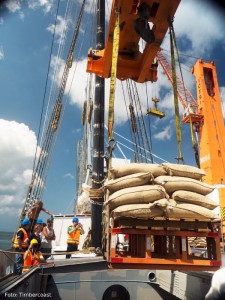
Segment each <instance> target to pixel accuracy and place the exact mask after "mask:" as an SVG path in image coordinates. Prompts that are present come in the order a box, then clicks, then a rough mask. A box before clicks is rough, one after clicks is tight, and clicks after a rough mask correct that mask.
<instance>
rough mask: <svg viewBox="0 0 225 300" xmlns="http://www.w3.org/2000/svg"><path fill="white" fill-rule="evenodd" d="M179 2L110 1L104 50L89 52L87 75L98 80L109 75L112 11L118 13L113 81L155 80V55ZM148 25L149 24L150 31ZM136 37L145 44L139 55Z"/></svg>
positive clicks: (114, 14) (177, 0)
mask: <svg viewBox="0 0 225 300" xmlns="http://www.w3.org/2000/svg"><path fill="white" fill-rule="evenodd" d="M179 3H180V0H173V1H170V0H157V1H153V0H145V1H141V0H113V3H112V9H111V15H110V20H109V25H108V33H107V37H106V43H105V49H103V50H94V49H90V51H89V53H88V63H87V72H90V73H95V74H97V75H98V76H100V77H103V78H109V77H110V75H111V65H112V51H113V31H114V27H115V22H116V12H117V11H118V12H120V42H119V50H118V62H117V78H118V79H120V80H125V79H128V78H130V79H132V80H134V81H136V82H146V81H152V82H154V81H156V80H157V61H156V60H155V57H156V54H157V52H158V50H159V48H160V45H161V43H162V41H163V39H164V37H165V35H166V32H167V30H168V27H169V23H168V18H169V19H173V17H174V14H175V12H176V10H177V7H178V5H179ZM149 22H151V23H152V24H153V26H152V28H150V26H149ZM140 36H141V37H142V38H143V39H144V40H145V41H146V42H147V43H146V45H145V48H144V50H143V52H141V51H140V50H139V45H138V43H139V41H140Z"/></svg>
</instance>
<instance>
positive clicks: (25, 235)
mask: <svg viewBox="0 0 225 300" xmlns="http://www.w3.org/2000/svg"><path fill="white" fill-rule="evenodd" d="M20 230H22V231H23V240H22V248H24V249H25V248H27V247H28V244H27V243H25V242H24V241H25V240H26V239H27V238H28V234H27V232H26V230H25V229H24V228H22V227H21V228H19V230H18V231H17V232H19V231H20ZM19 247H20V246H19V243H18V238H17V234H16V235H15V237H14V240H13V248H15V249H19Z"/></svg>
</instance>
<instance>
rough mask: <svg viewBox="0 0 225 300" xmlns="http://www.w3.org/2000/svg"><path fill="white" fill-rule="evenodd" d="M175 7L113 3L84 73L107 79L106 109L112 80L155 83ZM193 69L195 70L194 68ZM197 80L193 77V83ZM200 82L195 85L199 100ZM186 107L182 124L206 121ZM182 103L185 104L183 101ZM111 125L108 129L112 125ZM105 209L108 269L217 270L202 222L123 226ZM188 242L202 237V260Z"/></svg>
mask: <svg viewBox="0 0 225 300" xmlns="http://www.w3.org/2000/svg"><path fill="white" fill-rule="evenodd" d="M179 3H180V0H174V1H170V0H157V1H154V0H145V1H141V0H114V1H113V4H112V10H111V16H110V21H109V25H108V33H107V38H106V43H105V49H103V50H93V49H91V50H90V51H89V54H88V63H87V72H91V73H95V74H96V75H98V76H100V77H103V78H108V77H110V76H111V86H110V104H109V108H110V106H112V107H113V106H114V103H113V104H112V103H111V96H112V94H114V93H115V92H114V90H113V89H114V88H115V78H114V82H113V81H112V77H113V76H114V77H115V76H116V77H117V78H118V79H120V80H125V79H132V80H134V81H136V82H140V83H143V82H146V81H151V82H154V81H156V80H157V66H158V61H157V53H158V51H159V50H160V45H161V43H162V41H163V38H164V36H165V34H166V32H167V30H168V28H169V27H170V24H171V22H172V20H173V17H174V14H175V12H176V9H177V7H178V5H179ZM118 15H119V18H118ZM118 24H119V25H118ZM149 24H153V25H152V26H151V25H149ZM118 27H119V31H118ZM118 32H119V34H118ZM117 35H118V36H119V37H118V36H117ZM141 38H142V39H143V40H144V41H145V42H146V45H145V48H144V50H143V52H141V51H139V42H140V40H141ZM114 43H115V45H116V46H115V45H114ZM115 49H116V51H115ZM115 69H116V70H115ZM195 69H196V71H195V72H197V70H198V69H199V68H198V67H195ZM112 74H113V76H112ZM207 74H208V75H209V73H207ZM199 76H200V75H199V74H197V73H196V77H197V81H198V78H199ZM203 80H204V79H201V82H199V85H200V87H199V89H200V90H201V96H203V95H202V93H203V90H202V84H203ZM215 84H216V82H214V85H213V87H214V92H215V93H216V91H215ZM206 92H207V89H206ZM211 97H212V96H211ZM113 102H114V99H113ZM190 103H191V105H190V106H188V107H187V108H188V111H187V115H186V122H192V121H193V120H192V117H195V119H194V122H193V123H195V124H199V125H200V126H201V125H203V123H202V120H204V118H205V117H204V116H203V113H204V112H203V109H200V108H201V105H198V104H197V103H196V102H195V101H194V99H192V100H190ZM111 104H112V105H111ZM183 105H184V106H185V100H184V101H183ZM197 108H199V110H197ZM110 126H111V127H113V121H112V122H111V123H110ZM204 126H205V125H203V127H204ZM211 126H212V125H211ZM196 128H197V126H196ZM202 132H203V131H202ZM109 140H110V139H109ZM204 140H205V141H206V138H205V139H204ZM218 154H219V152H218ZM221 155H222V153H221ZM107 209H108V210H107ZM107 209H106V211H105V212H104V221H103V250H104V256H105V258H106V259H107V260H108V262H109V266H110V267H111V268H117V269H119V268H121V269H124V268H126V269H151V268H155V269H164V270H166V269H167V270H201V271H202V270H211V271H213V270H217V269H218V268H219V267H220V266H221V253H220V235H219V233H218V232H209V230H208V229H209V228H208V221H207V220H206V221H198V220H197V221H196V220H194V221H192V222H187V221H185V220H168V219H163V218H162V219H157V218H156V219H155V218H154V219H147V220H144V219H135V226H136V227H135V228H134V224H133V221H132V220H131V219H127V220H126V219H125V220H122V221H121V222H122V223H121V222H120V220H117V221H115V222H114V223H113V224H111V223H110V213H109V208H107ZM140 227H141V228H140ZM168 228H169V230H167V229H168ZM177 228H179V229H177ZM120 235H122V236H125V235H127V236H129V247H128V251H123V252H121V251H120V250H119V249H118V247H117V241H118V239H119V236H120ZM193 238H194V239H195V238H200V239H201V238H203V239H205V241H206V244H207V250H206V253H205V254H204V257H203V256H200V257H196V256H193V254H192V253H191V251H190V247H189V240H190V239H193ZM152 244H154V246H153V247H154V250H153V248H152Z"/></svg>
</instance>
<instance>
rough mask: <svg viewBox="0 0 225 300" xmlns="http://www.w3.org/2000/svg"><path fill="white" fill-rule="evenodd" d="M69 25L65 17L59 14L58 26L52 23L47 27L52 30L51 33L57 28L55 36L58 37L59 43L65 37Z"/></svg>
mask: <svg viewBox="0 0 225 300" xmlns="http://www.w3.org/2000/svg"><path fill="white" fill-rule="evenodd" d="M67 27H68V22H66V20H65V19H63V18H62V17H61V16H58V17H57V24H56V27H55V25H54V24H51V25H49V26H48V27H47V31H50V32H51V33H53V32H54V30H55V37H56V38H58V43H59V42H62V41H63V40H64V39H65V33H66V30H67ZM61 36H62V37H61Z"/></svg>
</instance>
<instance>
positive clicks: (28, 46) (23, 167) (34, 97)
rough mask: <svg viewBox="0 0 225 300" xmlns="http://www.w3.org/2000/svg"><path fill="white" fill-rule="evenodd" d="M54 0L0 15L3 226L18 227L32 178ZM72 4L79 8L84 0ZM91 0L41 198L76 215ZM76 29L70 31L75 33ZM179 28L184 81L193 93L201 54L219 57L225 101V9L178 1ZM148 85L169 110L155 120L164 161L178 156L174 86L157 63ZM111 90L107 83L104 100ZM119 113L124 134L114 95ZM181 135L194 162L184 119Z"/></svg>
mask: <svg viewBox="0 0 225 300" xmlns="http://www.w3.org/2000/svg"><path fill="white" fill-rule="evenodd" d="M56 2H57V1H53V0H27V1H14V0H12V1H5V3H4V5H5V9H4V11H1V15H0V91H1V109H0V230H7V231H13V230H14V228H15V227H16V225H17V222H18V218H19V211H20V209H21V208H22V203H23V201H24V198H25V195H26V191H27V186H28V184H29V183H30V176H31V172H32V167H33V159H34V154H35V147H36V139H37V134H38V126H39V122H40V115H41V107H42V101H43V95H44V88H45V81H46V74H47V69H48V63H49V57H50V47H51V39H52V26H53V24H54V19H55V13H56ZM67 2H68V1H66V0H64V1H60V7H59V18H58V20H57V28H56V29H57V30H56V40H55V42H54V47H53V56H52V59H53V60H52V61H53V63H52V65H51V70H50V71H51V73H50V76H51V77H53V76H52V74H53V66H54V63H55V62H56V55H57V49H58V45H59V36H60V33H61V31H62V28H63V25H64V24H65V20H64V15H65V10H66V4H67ZM74 2H75V3H76V4H77V7H78V8H79V7H80V3H81V1H80V0H79V1H74ZM92 2H93V1H87V7H86V14H85V16H84V20H83V22H82V25H81V29H82V32H83V33H84V34H85V43H84V46H83V49H82V52H81V56H80V58H79V63H78V64H77V65H76V64H75V63H74V65H73V68H72V70H71V73H70V75H69V78H68V85H67V88H66V92H65V97H66V99H67V105H66V110H65V114H64V118H63V121H62V125H61V128H60V131H59V134H58V139H57V145H56V149H55V153H54V157H53V161H52V164H51V167H50V169H49V174H48V179H47V182H46V187H45V192H44V196H43V201H44V206H45V207H46V208H47V209H49V210H50V211H52V212H53V213H54V214H58V213H62V214H64V213H72V211H73V205H74V204H73V203H74V199H75V195H76V143H77V140H78V139H81V138H82V125H81V111H82V105H83V102H84V99H85V85H86V80H87V79H86V78H87V77H86V73H85V69H86V55H87V51H88V48H89V47H90V45H91V41H90V38H89V37H90V34H88V32H90V28H92V27H91V25H90V26H88V29H86V24H87V22H88V20H89V15H90V9H91V4H92ZM110 5H111V3H110V1H109V2H108V1H106V8H107V16H108V12H109V7H110ZM75 8H76V7H75ZM74 12H75V10H74ZM75 15H76V14H75ZM75 23H76V20H72V21H71V22H69V25H70V26H71V28H73V26H74V24H75ZM71 28H70V31H69V36H71V32H72V30H71ZM174 28H175V32H176V36H177V39H178V45H179V49H180V54H181V58H182V66H183V75H184V79H185V84H186V86H188V88H189V89H190V90H191V92H192V93H193V95H195V81H194V78H193V76H192V75H191V74H190V72H189V70H190V68H191V67H192V66H193V65H194V63H195V61H196V59H197V58H203V59H204V60H205V61H208V60H214V61H215V63H216V66H217V74H218V80H219V85H220V90H221V97H222V100H223V103H224V99H225V78H224V69H225V55H224V52H225V31H224V28H225V21H224V16H223V13H222V12H221V10H219V9H218V8H216V7H215V5H214V6H210V4H208V1H204V0H201V1H194V0H181V4H180V6H179V7H178V10H177V13H176V15H175V21H174ZM86 31H87V33H86ZM80 44H81V40H80V41H79V45H80ZM68 45H69V43H67V44H66V47H65V51H64V54H63V56H62V59H61V60H60V61H59V71H58V73H57V74H56V76H55V78H54V80H55V81H56V82H59V81H60V76H61V74H62V70H63V68H64V65H63V63H64V60H65V58H66V56H67V51H68ZM162 47H163V49H165V52H164V53H167V51H169V43H168V34H167V36H166V39H165V41H164V43H163V45H162ZM77 49H79V48H77ZM77 51H78V50H77ZM75 67H76V70H75ZM74 72H75V76H74V79H73V81H72V78H73V74H74ZM71 83H72V85H71ZM70 85H71V88H69V87H70ZM117 88H118V89H117V96H116V99H122V92H121V86H120V83H119V82H117ZM139 88H140V94H141V95H142V100H141V101H142V105H143V107H144V108H145V109H146V95H145V89H144V91H143V90H141V87H139ZM148 89H149V90H151V89H154V90H155V91H156V96H159V98H160V99H161V101H160V109H161V110H163V111H165V113H166V117H165V118H164V119H163V120H161V121H159V120H152V140H153V152H154V153H155V154H157V155H158V156H160V157H162V158H164V159H165V160H168V161H171V162H174V157H176V156H177V146H176V136H175V127H174V119H173V99H172V91H171V88H170V85H169V83H168V80H167V78H166V77H165V76H164V75H163V73H162V70H161V69H160V68H159V81H158V82H157V83H156V84H155V85H154V87H153V86H151V84H149V86H148ZM108 91H109V84H108V81H107V83H106V102H107V101H108ZM115 118H116V123H115V130H116V131H118V132H120V133H121V134H123V135H125V136H126V137H127V135H128V129H127V125H126V119H127V118H126V110H125V108H124V107H122V106H121V104H120V102H119V101H118V100H116V113H115ZM182 133H183V155H184V158H185V162H186V163H187V164H193V165H194V164H195V163H194V156H193V152H192V146H191V142H190V138H188V136H189V128H187V127H185V125H182ZM124 151H125V153H126V155H127V158H132V157H133V154H132V153H131V152H128V151H127V150H124ZM42 217H43V218H44V219H46V217H47V216H46V215H42Z"/></svg>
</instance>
